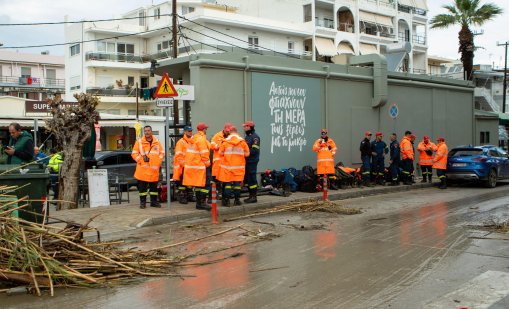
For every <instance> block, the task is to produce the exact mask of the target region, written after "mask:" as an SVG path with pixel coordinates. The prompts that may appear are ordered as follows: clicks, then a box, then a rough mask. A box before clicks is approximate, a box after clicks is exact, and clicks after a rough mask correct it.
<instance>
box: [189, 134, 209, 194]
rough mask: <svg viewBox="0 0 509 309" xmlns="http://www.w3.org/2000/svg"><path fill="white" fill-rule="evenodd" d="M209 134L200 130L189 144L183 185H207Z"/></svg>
mask: <svg viewBox="0 0 509 309" xmlns="http://www.w3.org/2000/svg"><path fill="white" fill-rule="evenodd" d="M209 151H210V150H209V142H208V141H207V136H206V135H205V133H203V131H198V133H196V134H195V135H194V136H193V138H192V139H191V141H190V143H189V144H188V146H187V150H186V154H185V156H184V161H185V163H184V179H183V181H182V185H184V186H194V187H205V181H206V177H207V167H209V166H210V152H209Z"/></svg>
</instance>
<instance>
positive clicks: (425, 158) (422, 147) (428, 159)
mask: <svg viewBox="0 0 509 309" xmlns="http://www.w3.org/2000/svg"><path fill="white" fill-rule="evenodd" d="M427 149H429V150H431V151H432V153H431V155H429V154H427V153H426V150H427ZM417 150H418V151H419V165H433V152H435V151H437V145H435V144H434V143H432V142H428V143H427V144H425V143H424V141H422V142H420V143H419V145H418V146H417Z"/></svg>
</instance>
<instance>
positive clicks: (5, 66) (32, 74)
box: [0, 50, 65, 101]
mask: <svg viewBox="0 0 509 309" xmlns="http://www.w3.org/2000/svg"><path fill="white" fill-rule="evenodd" d="M64 62H65V61H64V57H62V56H53V55H49V53H48V52H43V53H42V54H29V53H19V52H13V51H7V50H0V96H12V97H17V98H24V99H29V100H37V101H42V100H44V99H46V98H47V97H48V96H52V95H54V94H56V93H60V94H62V93H63V92H64V91H65V85H64V82H65V79H64Z"/></svg>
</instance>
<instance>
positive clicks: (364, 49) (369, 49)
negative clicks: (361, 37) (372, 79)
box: [359, 43, 378, 55]
mask: <svg viewBox="0 0 509 309" xmlns="http://www.w3.org/2000/svg"><path fill="white" fill-rule="evenodd" d="M359 51H360V53H361V55H369V54H378V50H377V49H376V46H375V45H371V44H365V43H360V44H359Z"/></svg>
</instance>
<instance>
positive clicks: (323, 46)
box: [315, 37, 338, 57]
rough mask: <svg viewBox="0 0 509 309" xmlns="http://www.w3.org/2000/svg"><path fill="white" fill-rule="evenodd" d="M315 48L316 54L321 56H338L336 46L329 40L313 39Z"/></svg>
mask: <svg viewBox="0 0 509 309" xmlns="http://www.w3.org/2000/svg"><path fill="white" fill-rule="evenodd" d="M315 46H316V49H317V50H318V53H319V54H320V55H322V56H329V57H332V56H336V55H337V54H338V52H337V50H336V46H335V45H334V42H333V41H332V40H331V39H324V38H318V37H317V38H315Z"/></svg>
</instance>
